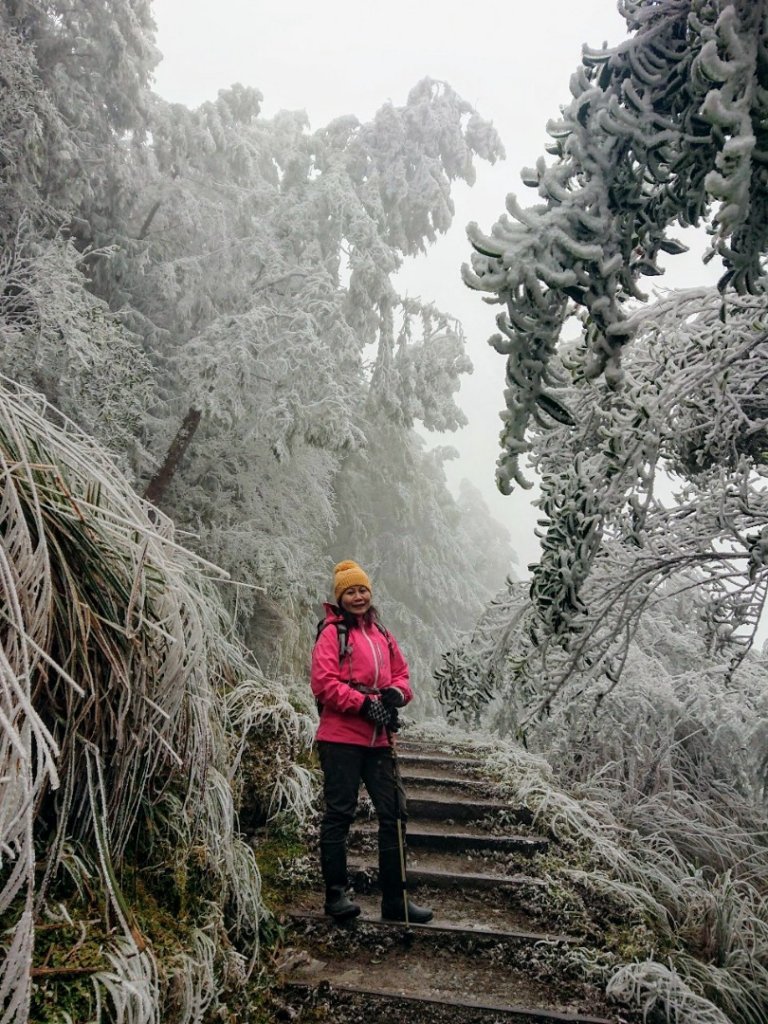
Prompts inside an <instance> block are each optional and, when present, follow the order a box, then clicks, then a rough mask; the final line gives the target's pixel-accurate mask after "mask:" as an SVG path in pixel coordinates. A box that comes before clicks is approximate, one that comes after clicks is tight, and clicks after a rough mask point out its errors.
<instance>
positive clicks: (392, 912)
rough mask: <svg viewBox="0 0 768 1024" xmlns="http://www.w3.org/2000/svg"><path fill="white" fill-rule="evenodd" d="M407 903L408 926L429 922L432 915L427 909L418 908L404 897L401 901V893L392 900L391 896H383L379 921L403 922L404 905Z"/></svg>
mask: <svg viewBox="0 0 768 1024" xmlns="http://www.w3.org/2000/svg"><path fill="white" fill-rule="evenodd" d="M406 900H407V902H408V924H426V923H427V921H431V920H432V918H433V917H434V914H433V913H432V911H431V910H430V909H429V908H428V907H420V906H418V904H416V903H411V901H410V900H409V899H408V898H407V897H406V898H405V899H403V895H402V893H399V894H398V895H397V896H395V897H394V898H393V897H391V896H384V897H383V899H382V901H381V919H382V921H405V903H406Z"/></svg>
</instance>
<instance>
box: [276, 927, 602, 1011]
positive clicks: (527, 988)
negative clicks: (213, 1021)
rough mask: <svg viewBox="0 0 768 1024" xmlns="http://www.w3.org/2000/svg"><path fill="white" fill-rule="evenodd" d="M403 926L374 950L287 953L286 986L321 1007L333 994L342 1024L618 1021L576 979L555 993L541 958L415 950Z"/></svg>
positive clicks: (283, 976)
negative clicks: (504, 960)
mask: <svg viewBox="0 0 768 1024" xmlns="http://www.w3.org/2000/svg"><path fill="white" fill-rule="evenodd" d="M337 932H341V929H337ZM400 932H401V934H400V936H399V937H398V938H396V939H394V941H392V942H391V943H390V944H389V946H388V947H385V944H384V943H382V944H381V945H380V946H379V947H377V949H376V950H375V951H374V955H373V956H371V955H368V956H367V957H361V956H360V955H359V953H358V955H357V956H350V955H349V953H348V952H347V951H346V950H343V949H342V950H341V951H339V950H337V949H335V948H334V949H333V951H332V952H329V951H328V949H327V948H326V947H323V946H321V947H319V948H318V949H314V948H312V949H310V950H309V951H307V950H303V951H302V954H300V955H299V956H297V957H292V956H291V951H290V950H289V951H286V954H285V956H284V961H283V962H284V964H285V967H284V969H283V970H282V971H281V972H280V976H281V980H282V982H283V985H284V986H285V988H286V989H293V990H294V991H295V992H297V993H299V992H301V991H302V989H303V990H304V992H306V993H307V994H308V995H310V994H311V996H312V1003H313V1005H314V1007H315V1008H316V1009H317V1007H318V1003H319V1002H320V1001H321V1000H327V1004H326V1005H327V1006H328V1009H329V1011H330V1012H329V1013H328V1016H327V1019H329V1020H333V1021H334V1024H346V1022H347V1021H350V1022H351V1021H356V1020H361V1019H362V1020H370V1021H376V1022H377V1024H403V1022H405V1021H413V1020H416V1021H418V1022H419V1024H449V1022H450V1024H492V1022H493V1024H499V1022H501V1021H505V1022H506V1021H515V1022H516V1024H616V1018H615V1017H614V1018H613V1020H612V1019H611V1018H609V1017H607V1016H597V1015H596V1014H595V1013H594V1009H595V1001H594V999H593V998H592V997H591V996H592V994H591V993H587V992H585V991H583V990H582V989H581V988H580V987H579V986H578V985H577V984H575V983H571V984H570V985H568V984H564V985H563V986H562V987H561V988H560V989H558V995H557V996H555V995H554V992H555V989H554V988H553V985H552V979H551V978H550V977H548V976H547V974H546V972H544V973H543V972H542V970H541V966H542V965H541V961H540V960H539V961H537V964H536V966H535V968H534V969H533V970H531V968H530V967H529V965H528V961H527V958H522V959H521V960H520V961H519V963H518V964H517V965H507V966H506V967H505V969H504V970H500V969H499V965H498V964H497V963H495V962H494V961H493V958H491V957H487V958H483V957H478V956H474V955H469V956H468V955H465V954H461V953H453V954H452V955H449V954H447V953H446V952H445V951H444V950H442V949H440V950H436V951H434V953H433V955H431V956H430V955H428V952H427V950H425V949H423V948H421V946H419V948H412V943H413V935H414V933H415V930H413V931H411V932H409V933H404V929H402V928H401V929H400ZM542 975H543V976H542ZM563 989H565V993H563ZM489 993H493V996H489ZM323 1010H324V1007H323V1008H322V1009H321V1015H322V1012H323ZM323 1019H325V1018H323Z"/></svg>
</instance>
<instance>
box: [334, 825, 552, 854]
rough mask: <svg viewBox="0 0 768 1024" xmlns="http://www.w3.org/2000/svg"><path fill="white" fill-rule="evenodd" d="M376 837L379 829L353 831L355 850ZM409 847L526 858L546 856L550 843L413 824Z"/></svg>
mask: <svg viewBox="0 0 768 1024" xmlns="http://www.w3.org/2000/svg"><path fill="white" fill-rule="evenodd" d="M376 834H377V826H376V825H369V824H356V825H354V826H353V828H352V830H351V831H350V841H351V843H352V848H354V847H355V846H356V845H359V844H360V843H365V842H368V843H369V844H370V843H371V842H372V841H373V842H375V840H376ZM407 843H408V848H409V849H411V850H419V849H428V850H436V851H442V850H446V851H451V852H463V851H470V850H478V851H483V850H488V851H498V852H503V853H517V854H521V855H522V856H525V857H532V856H533V855H534V854H536V853H544V852H545V851H546V850H547V849H548V847H549V840H548V839H547V838H546V837H544V836H522V835H491V834H490V833H488V832H477V831H470V830H459V829H454V828H450V827H448V826H446V825H438V824H437V823H435V824H429V823H425V822H418V823H414V822H413V821H412V820H409V822H408V836H407Z"/></svg>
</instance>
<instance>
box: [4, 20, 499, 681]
mask: <svg viewBox="0 0 768 1024" xmlns="http://www.w3.org/2000/svg"><path fill="white" fill-rule="evenodd" d="M2 17H3V27H4V28H6V29H7V37H6V38H4V40H3V46H4V49H3V50H2V51H0V59H2V58H3V57H5V72H7V74H6V73H5V72H4V76H5V80H6V81H8V82H9V83H11V84H12V85H13V84H14V83H16V84H18V86H19V88H18V90H16V91H15V92H14V93H9V92H4V94H3V100H2V104H3V105H2V106H0V117H2V118H3V123H2V127H3V128H5V129H7V133H6V134H7V137H8V139H9V149H8V152H9V153H10V154H11V156H12V157H13V158H14V159H13V161H12V162H11V163H10V164H9V165H6V164H3V167H2V168H0V173H2V174H3V175H4V184H5V185H6V188H7V194H8V196H9V197H10V198H11V199H12V200H13V205H14V208H16V209H17V220H18V222H19V223H20V224H22V226H24V225H27V226H28V230H26V234H25V235H24V237H23V238H22V237H21V235H20V233H19V232H17V233H16V234H17V235H18V239H17V238H16V237H14V239H13V244H12V245H11V246H9V261H10V262H9V270H8V273H7V274H6V280H7V281H8V282H10V287H11V289H12V291H11V295H12V297H14V302H15V305H14V306H13V308H10V307H9V305H8V303H6V306H7V307H8V308H9V309H10V312H11V313H13V312H14V311H15V310H21V312H22V313H24V312H25V311H26V310H28V309H29V307H30V306H31V305H34V306H35V308H36V310H37V308H38V306H39V310H38V313H39V315H38V316H37V318H36V320H35V322H34V324H33V323H30V322H29V317H27V318H26V319H24V317H17V323H16V325H15V327H14V332H13V334H12V335H9V334H4V335H3V345H4V350H3V359H4V362H3V366H4V368H5V369H6V372H8V373H9V374H11V375H12V376H13V377H14V378H16V379H18V380H20V381H22V382H23V383H25V384H27V385H29V386H31V387H33V388H35V389H38V390H41V391H42V392H43V393H44V394H45V395H46V396H47V397H48V398H49V400H50V401H51V402H53V403H55V404H56V405H57V407H59V408H61V409H62V411H64V412H65V413H66V414H67V415H70V416H72V417H73V418H74V419H75V420H76V421H77V422H78V423H79V424H81V425H82V426H83V427H85V428H86V429H87V430H89V431H90V432H92V433H93V434H94V436H96V437H97V438H98V439H99V440H101V441H102V442H103V443H105V444H107V445H109V446H110V448H111V449H112V451H113V452H114V453H115V455H116V456H117V457H118V458H119V459H120V460H121V462H122V463H123V464H124V465H126V466H127V467H129V469H130V471H131V473H132V475H133V478H134V481H135V483H136V485H137V486H138V487H139V488H140V489H142V490H144V491H145V493H146V496H147V497H148V498H149V499H150V500H151V501H152V502H153V503H155V504H157V505H158V506H159V507H161V508H162V509H163V510H164V511H165V512H166V513H168V514H169V515H171V516H172V518H173V519H174V521H175V522H176V523H177V524H178V526H179V527H180V528H182V529H183V530H184V531H185V532H186V534H187V537H188V543H190V544H191V545H193V546H196V547H198V549H199V550H201V551H203V552H204V553H205V554H206V556H207V557H211V558H212V559H214V560H215V561H216V562H217V564H220V565H222V566H223V567H224V568H225V569H226V570H227V571H229V572H230V573H231V574H232V576H233V577H234V578H235V580H237V581H238V586H237V587H236V588H232V589H231V590H230V592H229V593H230V596H231V597H232V601H231V609H232V611H234V612H235V614H236V617H237V621H238V627H239V628H240V629H241V630H242V631H243V635H244V636H245V638H246V639H247V641H248V642H249V644H251V646H252V647H253V648H254V650H255V651H256V653H257V656H258V657H259V659H260V660H261V661H262V663H264V664H267V663H269V664H273V665H274V666H275V667H276V668H278V669H279V670H281V671H282V670H285V669H286V668H290V669H291V670H295V669H297V668H298V667H299V666H300V665H303V663H304V660H305V656H306V647H307V643H308V640H309V638H310V636H311V622H312V620H313V619H314V617H315V611H314V608H315V605H316V603H317V602H318V601H319V600H320V599H321V598H322V597H324V596H326V587H327V580H328V578H329V576H330V569H331V566H332V564H333V562H332V558H331V557H330V553H329V550H330V548H331V546H333V545H334V544H335V545H342V546H343V545H344V544H346V543H353V542H354V537H352V536H349V535H348V536H346V537H345V536H343V535H342V534H340V532H339V530H338V529H337V519H338V510H339V508H340V507H341V506H342V505H343V504H344V503H345V502H346V501H347V500H349V496H348V495H347V494H345V493H343V491H342V492H339V490H338V485H339V481H340V480H341V479H342V476H340V475H339V474H340V471H342V470H343V466H344V463H345V461H346V460H347V458H348V457H350V455H353V454H354V453H355V452H359V451H361V450H363V449H364V448H365V446H366V445H368V444H369V443H371V440H372V439H373V438H374V437H375V434H376V432H377V430H378V427H377V426H376V419H377V417H379V416H380V415H382V414H383V412H384V411H385V410H386V411H388V412H389V414H391V415H392V416H393V417H394V418H396V420H397V422H398V423H399V424H400V425H401V427H402V430H403V436H404V438H405V443H406V445H407V446H410V445H412V439H411V437H410V432H411V431H412V429H413V427H414V425H418V426H423V427H425V428H426V429H429V430H446V429H455V428H456V427H457V426H458V425H461V424H462V422H463V416H462V413H461V411H460V410H459V408H458V406H457V404H456V394H457V391H458V386H459V382H460V378H461V375H462V374H463V373H466V372H469V370H470V369H471V365H470V363H469V360H468V358H467V356H466V353H465V351H464V340H463V336H462V333H461V330H460V327H459V326H458V325H457V324H456V323H455V322H454V321H453V320H452V319H451V317H449V316H447V315H445V314H444V313H442V312H440V311H438V310H436V309H434V308H433V307H432V306H431V305H430V304H429V303H426V302H425V303H422V302H419V301H415V300H412V299H403V298H401V297H400V296H399V295H398V294H397V292H396V290H395V288H394V286H393V283H392V276H393V274H394V273H395V272H396V271H397V269H398V268H399V267H400V265H401V264H402V261H403V259H404V258H405V257H406V256H408V255H411V254H413V253H417V252H421V251H423V250H424V249H425V248H426V247H427V246H428V245H429V244H430V243H431V242H432V241H434V240H435V238H436V237H437V236H438V235H439V234H440V233H442V232H444V231H445V230H446V229H447V228H448V226H449V225H450V223H451V220H452V217H453V213H454V211H453V202H452V199H451V188H452V183H453V182H454V181H457V180H463V181H466V182H469V183H471V182H472V181H473V180H474V174H475V170H474V161H475V160H476V159H478V158H480V159H486V160H491V161H494V160H496V159H497V158H498V157H500V156H501V155H502V154H503V150H502V147H501V144H500V141H499V139H498V136H497V135H496V133H495V131H494V129H493V127H492V126H491V125H490V124H489V123H488V122H486V121H484V120H482V118H480V117H479V115H478V114H476V113H475V112H474V111H473V110H472V108H471V107H470V106H469V104H467V103H466V102H465V101H464V100H463V99H461V97H459V96H458V95H457V94H456V93H455V92H454V91H453V90H452V89H451V88H450V86H448V85H447V84H445V83H442V82H437V81H433V80H429V79H425V80H424V81H423V82H421V83H419V84H418V85H417V86H416V87H415V88H414V89H413V90H412V91H411V93H410V95H409V96H408V98H407V100H406V102H405V103H404V104H402V105H395V104H393V103H387V104H386V105H385V106H384V107H382V109H381V110H380V111H378V113H377V114H376V115H375V116H374V117H373V118H372V119H371V121H370V122H368V123H360V122H359V121H358V120H357V119H356V118H355V117H353V116H346V117H341V118H338V119H336V120H335V121H333V122H332V123H331V124H329V125H327V126H325V127H323V128H320V129H318V130H315V131H311V130H310V128H309V125H308V124H307V121H306V117H305V116H304V115H303V114H302V113H301V112H290V111H288V112H286V111H283V112H281V113H279V114H278V115H276V116H275V117H274V118H272V119H271V120H267V119H265V118H263V117H262V116H261V115H260V109H261V95H260V93H259V92H258V91H257V90H256V89H254V88H250V87H245V86H240V85H235V86H232V87H231V88H228V89H222V90H221V91H220V92H219V94H218V96H217V97H216V99H215V100H212V101H211V102H207V103H204V104H203V105H202V106H201V107H199V108H198V109H196V110H189V109H187V108H185V107H183V106H181V105H179V104H169V103H166V102H164V101H162V100H161V99H160V98H159V97H157V96H154V95H153V94H152V93H151V91H150V89H149V83H150V76H151V71H152V68H153V66H154V64H155V62H156V60H157V57H158V55H157V53H156V51H155V49H154V45H153V42H152V24H151V19H150V15H149V5H148V3H147V2H145V0H120V2H119V3H116V4H113V5H110V6H109V7H108V8H102V7H100V6H99V5H93V4H91V3H86V2H85V0H77V2H76V3H75V4H73V5H66V6H65V5H60V4H51V5H43V4H38V3H36V2H30V3H25V4H23V5H21V6H19V5H14V6H13V7H12V8H8V9H6V10H5V11H4V13H3V15H2ZM107 39H108V42H109V45H108V46H107V45H106V44H105V45H104V46H101V47H100V48H99V46H100V43H99V41H100V40H101V41H103V40H107ZM97 48H98V53H97V52H96V49H97ZM106 53H110V54H111V56H110V57H109V59H107V58H106V56H105V54H106ZM110 68H111V69H113V71H114V80H111V79H110V78H109V75H110ZM86 82H92V83H93V85H92V86H91V88H92V90H93V91H92V92H90V93H87V92H86V90H85V85H86ZM89 104H90V106H89ZM81 106H82V107H83V108H84V109H83V110H82V111H81V112H80V114H79V115H77V116H75V111H76V110H78V109H79V108H80V107H81ZM86 108H87V109H86ZM73 126H77V127H76V129H75V128H74V127H73ZM36 138H37V139H39V140H41V141H40V144H37V143H35V141H34V140H35V139H36ZM75 167H76V168H78V170H77V172H75V171H74V170H73V168H75ZM25 209H26V210H27V212H26V213H25V212H24V211H25ZM33 214H34V217H33V216H32V215H33ZM46 215H47V219H46ZM13 223H15V221H14V222H13ZM62 226H63V227H62ZM62 235H63V237H62ZM44 246H47V247H49V249H50V251H48V252H44V251H42V249H43V247H44ZM48 274H50V275H51V282H52V283H53V285H54V288H53V289H51V291H50V292H46V291H45V288H44V287H41V283H42V282H44V281H45V275H48ZM83 282H85V283H86V284H87V287H88V289H89V291H90V293H91V294H90V295H88V294H87V293H86V292H84V291H83V288H82V284H83ZM17 288H20V289H22V291H23V297H24V301H23V302H22V301H21V299H20V298H18V297H17V293H16V291H15V289H17ZM65 293H66V294H65ZM94 296H95V297H96V298H95V299H94ZM96 299H98V300H101V302H99V301H96ZM104 303H106V306H105V305H103V304H104ZM60 307H61V309H60ZM38 322H40V323H43V324H44V329H43V330H38V329H36V328H37V327H38ZM62 334H63V337H62ZM417 473H418V470H417ZM442 500H444V502H445V503H446V504H448V505H450V503H451V501H452V499H451V498H450V495H449V494H448V491H447V488H446V489H445V493H444V496H443V499H442ZM385 528H386V527H385ZM344 553H345V554H346V555H349V554H350V553H352V554H354V555H355V556H356V557H360V558H364V557H365V555H364V554H363V553H361V552H360V551H351V552H350V550H349V549H346V550H345V552H344ZM505 569H506V567H504V568H502V569H501V570H500V573H499V579H500V578H502V577H503V572H504V571H505ZM448 572H449V571H448V570H446V573H443V574H442V575H441V578H442V579H444V578H446V577H447V575H448ZM240 584H242V585H240ZM497 585H498V581H496V582H495V583H494V586H497ZM449 589H450V588H449ZM486 596H487V591H484V592H483V594H482V596H481V601H482V599H484V598H485V597H486ZM408 621H409V623H410V622H413V623H414V624H415V625H416V627H417V628H416V629H415V630H414V636H413V640H412V643H410V644H409V637H408V635H406V636H404V637H403V640H404V642H405V643H406V645H407V646H413V644H415V645H416V647H417V648H418V647H419V643H420V642H419V641H418V640H417V635H418V634H419V630H420V628H421V624H420V622H419V612H418V610H417V609H416V607H415V606H414V607H411V609H410V615H409V616H408ZM415 653H416V654H417V656H419V653H418V651H416V652H415ZM420 653H421V656H423V657H424V658H426V657H427V654H428V652H427V651H426V650H424V651H421V652H420Z"/></svg>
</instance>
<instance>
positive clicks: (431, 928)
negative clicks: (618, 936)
mask: <svg viewBox="0 0 768 1024" xmlns="http://www.w3.org/2000/svg"><path fill="white" fill-rule="evenodd" d="M354 900H355V903H357V904H359V905H360V906H361V914H360V916H359V917H356V918H353V919H352V920H351V921H348V922H344V923H343V924H339V923H337V922H335V921H334V920H333V919H332V918H330V917H328V916H327V915H326V914H325V913H323V911H322V910H304V909H298V910H289V911H288V917H289V918H290V920H291V921H292V922H293V923H294V924H296V925H307V926H311V927H312V928H313V929H315V930H318V929H319V930H320V931H323V930H326V929H329V928H332V929H336V928H339V927H343V928H349V929H352V931H353V932H354V933H355V940H356V941H361V940H363V939H364V938H368V939H370V940H371V941H372V942H373V943H377V942H380V941H381V936H382V935H388V934H390V935H391V934H393V933H399V932H400V931H401V930H402V929H403V928H404V927H405V925H404V923H403V922H397V921H383V920H382V919H381V916H380V913H379V897H378V895H376V896H367V897H366V896H362V895H360V894H356V895H355V897H354ZM430 905H431V904H430ZM432 909H434V911H435V916H434V918H433V919H432V920H431V921H430V922H429V923H428V924H409V928H411V929H412V930H413V933H414V935H413V937H412V939H410V940H409V941H412V942H417V943H418V942H420V941H421V942H428V943H429V944H430V945H432V946H434V945H435V941H436V940H437V939H441V938H442V939H445V940H448V941H449V942H450V943H456V942H459V943H464V944H466V945H468V946H469V948H471V949H478V948H482V947H483V946H488V945H498V944H501V943H503V944H505V945H508V946H525V945H535V944H536V943H541V942H546V943H549V944H550V945H557V944H559V943H570V944H577V943H579V942H580V941H581V940H580V939H579V938H578V937H576V936H574V935H558V934H554V933H550V932H537V931H522V930H519V929H509V928H493V927H489V926H488V925H485V924H481V923H477V922H476V923H474V924H473V925H472V926H471V927H468V926H467V925H466V924H459V923H456V922H455V921H449V920H447V919H446V918H444V917H441V916H440V907H439V906H438V907H433V908H432Z"/></svg>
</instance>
